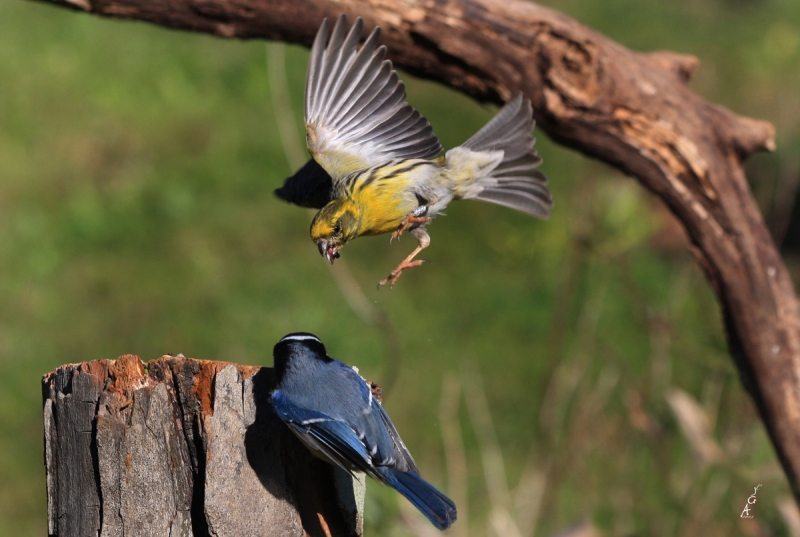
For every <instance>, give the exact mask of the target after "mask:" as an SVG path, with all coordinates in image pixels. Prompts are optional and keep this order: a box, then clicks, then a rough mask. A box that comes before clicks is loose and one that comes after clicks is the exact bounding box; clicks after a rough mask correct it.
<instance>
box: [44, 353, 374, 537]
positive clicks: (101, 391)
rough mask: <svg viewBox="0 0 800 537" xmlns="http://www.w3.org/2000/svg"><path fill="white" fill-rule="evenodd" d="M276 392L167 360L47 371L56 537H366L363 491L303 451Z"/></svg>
mask: <svg viewBox="0 0 800 537" xmlns="http://www.w3.org/2000/svg"><path fill="white" fill-rule="evenodd" d="M274 384H275V380H274V375H273V374H272V370H270V369H266V368H263V369H262V368H258V367H246V366H235V365H233V364H227V363H225V362H209V361H200V360H191V359H187V358H183V357H170V356H165V357H162V358H160V359H158V360H154V361H152V362H150V363H149V364H147V365H145V364H143V363H142V361H141V360H140V359H139V358H138V357H137V356H132V355H126V356H122V357H120V358H119V359H118V360H99V361H95V362H85V363H82V364H73V365H67V366H63V367H60V368H58V369H57V370H56V371H54V372H52V373H49V374H48V375H45V377H44V379H43V395H44V424H45V466H46V471H47V493H48V494H47V495H48V531H49V534H50V535H53V536H59V537H62V536H73V535H74V536H81V537H83V536H88V535H99V536H101V537H122V536H125V537H131V536H142V537H155V536H165V537H207V536H211V535H214V536H219V537H223V536H236V537H239V536H242V537H247V536H281V537H283V536H298V537H303V536H314V537H317V536H319V537H334V536H346V537H351V536H352V537H357V536H360V535H361V534H362V532H361V516H362V513H361V512H359V511H357V510H354V509H353V508H352V506H354V505H355V504H356V503H358V502H360V505H362V506H363V493H364V490H363V486H362V485H361V484H358V485H357V487H356V488H355V489H354V487H353V481H352V479H351V478H350V476H349V475H347V474H344V473H342V475H337V473H336V471H335V470H334V468H333V467H332V466H331V465H328V464H325V463H324V462H322V461H320V460H318V459H315V458H313V457H312V456H311V455H310V453H309V452H308V450H307V449H306V448H305V447H303V446H302V445H300V444H299V442H298V441H297V439H296V438H294V436H293V435H292V434H291V433H290V432H289V431H288V429H287V427H286V426H285V425H284V424H283V422H281V421H280V420H279V419H278V418H277V416H275V414H274V412H273V411H272V407H271V406H270V404H269V394H270V392H271V391H272V389H273V388H274ZM337 480H338V481H337ZM337 484H338V486H337Z"/></svg>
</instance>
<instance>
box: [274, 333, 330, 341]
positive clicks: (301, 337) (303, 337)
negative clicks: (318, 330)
mask: <svg viewBox="0 0 800 537" xmlns="http://www.w3.org/2000/svg"><path fill="white" fill-rule="evenodd" d="M309 340H310V341H316V342H317V343H320V344H321V343H322V341H320V339H319V338H318V337H317V336H315V335H313V334H306V333H297V334H289V335H288V336H284V337H283V339H281V340H280V341H279V342H278V343H283V342H284V341H309Z"/></svg>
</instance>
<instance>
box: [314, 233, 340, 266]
mask: <svg viewBox="0 0 800 537" xmlns="http://www.w3.org/2000/svg"><path fill="white" fill-rule="evenodd" d="M317 248H319V253H320V254H321V255H322V257H324V258H325V259H327V260H328V263H330V264H331V265H333V261H334V259H339V256H340V254H339V245H338V244H331V243H329V242H328V241H326V240H325V239H319V240H318V241H317Z"/></svg>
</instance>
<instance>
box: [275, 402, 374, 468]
mask: <svg viewBox="0 0 800 537" xmlns="http://www.w3.org/2000/svg"><path fill="white" fill-rule="evenodd" d="M272 407H273V408H274V409H275V413H276V414H277V415H278V417H279V418H280V419H281V420H283V421H284V422H286V424H287V425H289V427H291V429H292V431H293V432H294V433H295V435H296V436H297V437H298V438H299V439H300V440H301V441H302V442H303V443H305V444H306V445H307V446H308V447H310V448H311V449H312V450H313V451H316V452H318V453H320V454H322V455H324V456H325V457H326V458H327V459H328V460H329V461H330V462H332V463H334V464H336V465H338V466H339V467H341V468H342V469H344V470H345V471H347V472H350V471H352V470H353V469H357V470H360V471H362V472H365V473H367V474H370V475H372V476H376V477H377V475H376V472H375V468H374V466H373V465H372V460H371V458H370V456H369V453H368V452H367V448H366V446H365V445H364V444H363V443H362V442H361V440H359V437H358V435H357V434H356V433H355V431H353V429H352V428H351V427H350V426H349V425H348V424H347V423H345V422H343V421H341V420H337V419H334V418H332V417H330V416H328V415H326V414H323V413H321V412H316V411H314V410H308V409H304V408H301V407H299V406H297V405H295V404H294V403H293V402H292V401H290V400H289V399H288V398H287V397H286V396H284V394H283V393H282V392H281V391H280V390H275V391H274V392H273V393H272Z"/></svg>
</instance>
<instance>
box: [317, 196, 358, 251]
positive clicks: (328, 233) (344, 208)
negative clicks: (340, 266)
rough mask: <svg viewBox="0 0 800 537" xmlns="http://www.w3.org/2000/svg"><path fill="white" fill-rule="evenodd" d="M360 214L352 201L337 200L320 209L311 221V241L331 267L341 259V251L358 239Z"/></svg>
mask: <svg viewBox="0 0 800 537" xmlns="http://www.w3.org/2000/svg"><path fill="white" fill-rule="evenodd" d="M358 214H359V212H358V208H357V207H356V205H355V204H354V203H353V202H352V201H351V200H349V199H336V200H333V201H331V202H330V203H328V204H327V205H326V206H325V207H323V208H322V209H320V211H319V212H318V213H317V214H316V216H314V220H312V221H311V240H313V241H314V242H315V243H316V245H317V248H318V249H319V253H320V254H322V256H323V257H325V258H326V259H327V260H328V262H329V263H330V264H331V265H333V261H334V259H336V258H338V257H339V249H340V248H342V246H344V245H345V244H347V241H349V240H352V239H354V238H356V237H358V235H359V232H360V230H361V221H360V219H359V217H358Z"/></svg>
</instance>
